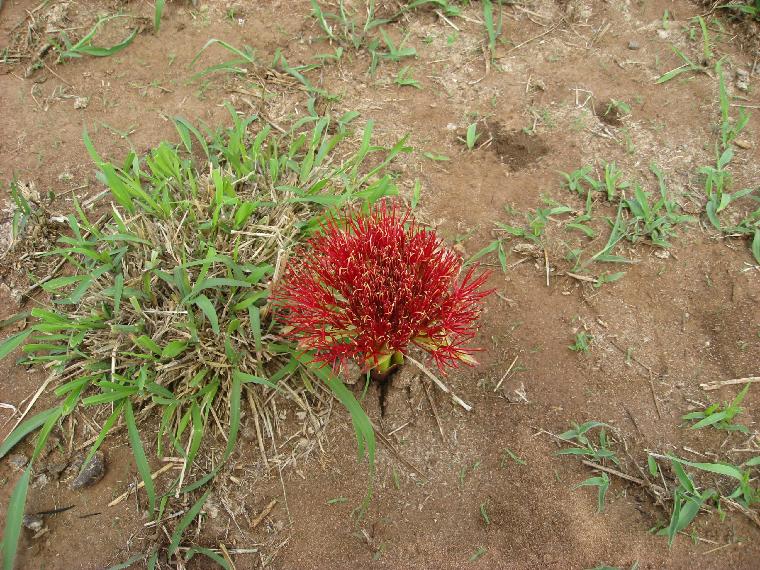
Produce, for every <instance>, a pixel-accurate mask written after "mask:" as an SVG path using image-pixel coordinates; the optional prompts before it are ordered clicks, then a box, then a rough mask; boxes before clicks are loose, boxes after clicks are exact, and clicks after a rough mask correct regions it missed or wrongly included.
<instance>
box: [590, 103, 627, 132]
mask: <svg viewBox="0 0 760 570" xmlns="http://www.w3.org/2000/svg"><path fill="white" fill-rule="evenodd" d="M594 112H595V113H596V116H597V117H599V120H600V121H602V122H603V123H606V124H608V125H610V126H611V127H622V126H623V116H624V115H623V114H622V113H621V112H620V109H618V107H616V106H615V105H614V104H613V102H612V101H602V102H601V103H598V104H597V105H596V107H595V108H594Z"/></svg>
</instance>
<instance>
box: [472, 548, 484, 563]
mask: <svg viewBox="0 0 760 570" xmlns="http://www.w3.org/2000/svg"><path fill="white" fill-rule="evenodd" d="M487 552H488V550H486V548H484V547H483V546H478V548H477V550H476V551H475V552H474V553H473V554H472V556H470V558H469V561H470V562H477V561H478V560H480V559H481V558H482V557H483V556H485V554H486V553H487Z"/></svg>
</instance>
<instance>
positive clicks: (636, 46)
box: [628, 40, 641, 50]
mask: <svg viewBox="0 0 760 570" xmlns="http://www.w3.org/2000/svg"><path fill="white" fill-rule="evenodd" d="M628 49H633V50H636V49H641V46H640V45H639V42H637V41H635V40H631V41H630V42H628Z"/></svg>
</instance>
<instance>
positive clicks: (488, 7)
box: [483, 0, 503, 59]
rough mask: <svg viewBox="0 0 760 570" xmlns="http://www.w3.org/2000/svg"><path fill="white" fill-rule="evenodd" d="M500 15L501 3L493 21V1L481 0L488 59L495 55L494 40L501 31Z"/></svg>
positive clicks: (501, 21)
mask: <svg viewBox="0 0 760 570" xmlns="http://www.w3.org/2000/svg"><path fill="white" fill-rule="evenodd" d="M502 16H503V14H502V11H501V4H499V17H498V19H497V20H496V21H494V15H493V3H492V2H491V0H483V22H484V23H485V27H486V39H487V44H486V48H487V50H488V57H489V58H490V59H493V58H494V56H495V55H496V41H497V40H498V39H499V36H500V35H501V31H502V24H503V20H502Z"/></svg>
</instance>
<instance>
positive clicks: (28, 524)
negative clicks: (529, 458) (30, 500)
mask: <svg viewBox="0 0 760 570" xmlns="http://www.w3.org/2000/svg"><path fill="white" fill-rule="evenodd" d="M23 525H24V528H27V529H29V530H31V531H32V532H39V531H41V530H42V526H43V525H44V521H43V519H42V515H24V519H23Z"/></svg>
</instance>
